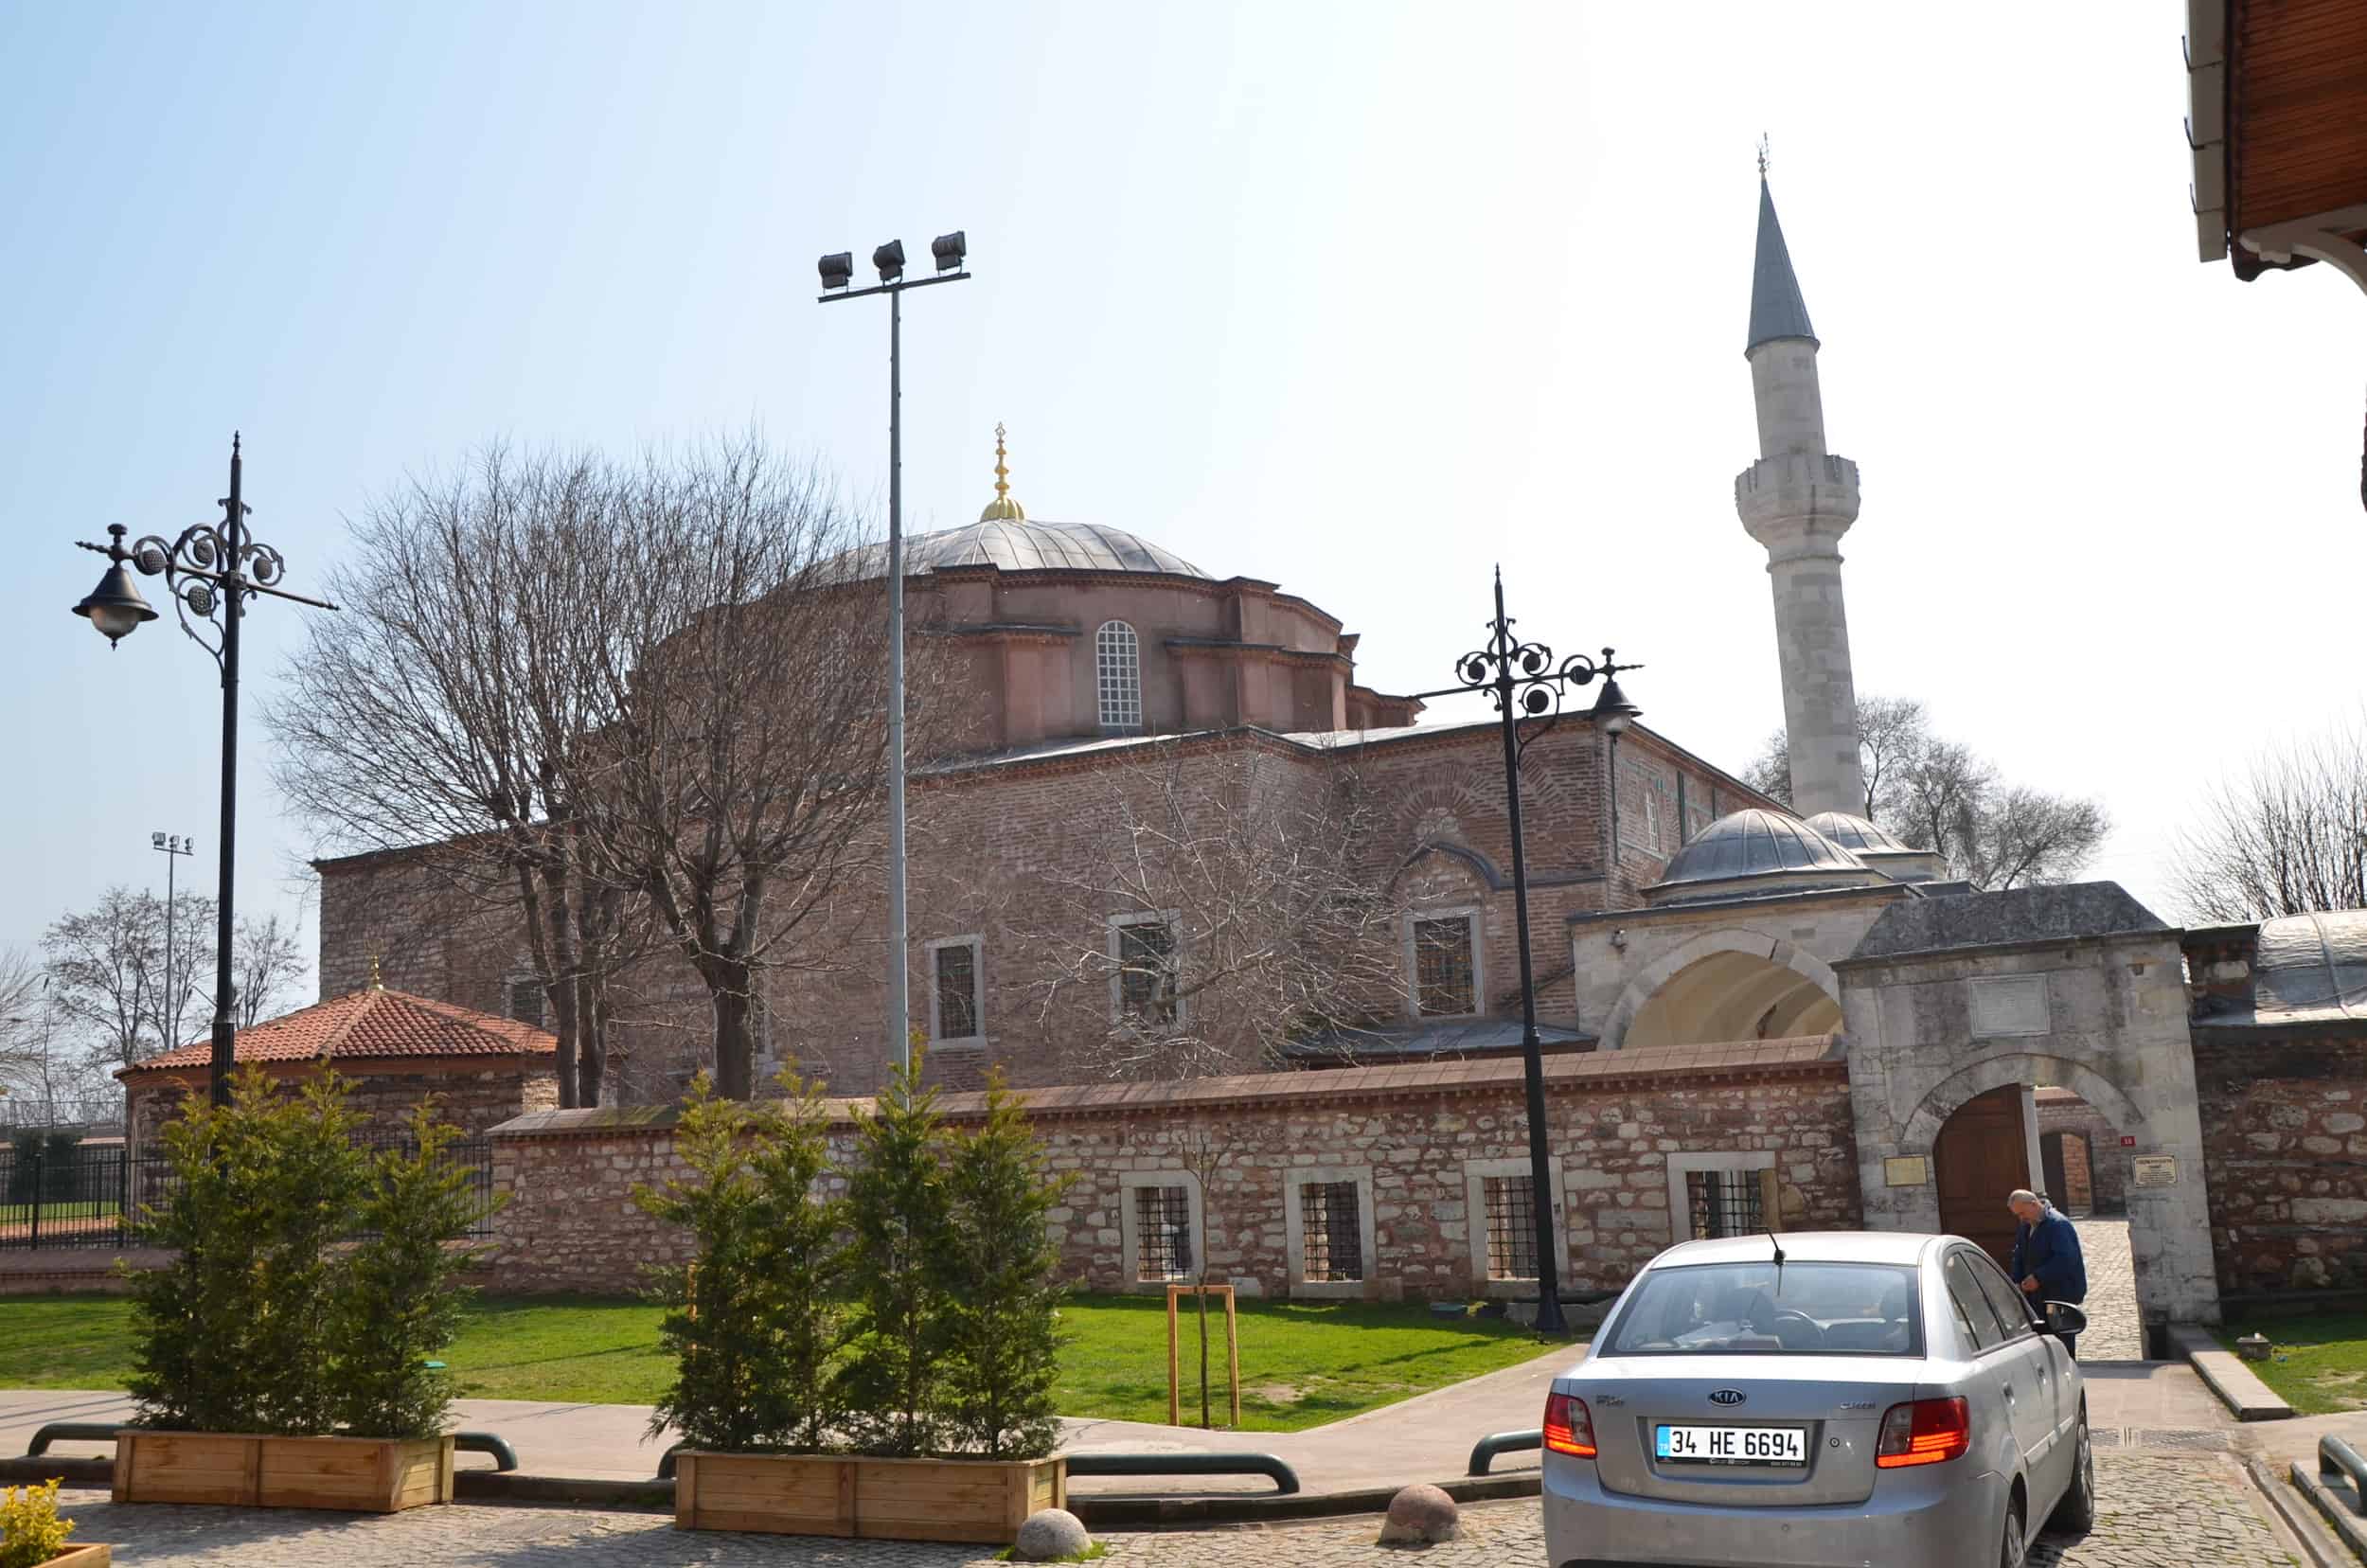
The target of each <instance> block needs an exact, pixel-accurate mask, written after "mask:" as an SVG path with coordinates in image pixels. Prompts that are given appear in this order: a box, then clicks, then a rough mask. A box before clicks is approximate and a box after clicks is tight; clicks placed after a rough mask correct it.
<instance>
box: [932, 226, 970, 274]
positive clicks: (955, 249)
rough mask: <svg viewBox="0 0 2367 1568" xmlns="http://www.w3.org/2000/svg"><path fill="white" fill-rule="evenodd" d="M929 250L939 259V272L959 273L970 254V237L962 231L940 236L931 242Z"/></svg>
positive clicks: (956, 230)
mask: <svg viewBox="0 0 2367 1568" xmlns="http://www.w3.org/2000/svg"><path fill="white" fill-rule="evenodd" d="M929 250H930V252H931V254H933V255H934V256H935V257H936V258H937V271H939V272H941V273H945V272H958V271H960V270H961V265H962V260H963V258H965V257H967V256H968V255H969V254H970V237H969V236H968V235H967V234H965V233H963V232H962V231H961V230H960V229H955V230H954V231H953V232H952V233H951V234H940V235H938V236H937V237H936V238H935V239H934V240H932V241H929Z"/></svg>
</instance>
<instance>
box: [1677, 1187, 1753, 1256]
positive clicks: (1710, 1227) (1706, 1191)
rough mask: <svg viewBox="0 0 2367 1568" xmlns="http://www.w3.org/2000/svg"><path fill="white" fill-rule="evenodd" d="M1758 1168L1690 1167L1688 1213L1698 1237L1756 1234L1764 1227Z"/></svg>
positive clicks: (1687, 1188) (1694, 1235)
mask: <svg viewBox="0 0 2367 1568" xmlns="http://www.w3.org/2000/svg"><path fill="white" fill-rule="evenodd" d="M1759 1193H1760V1186H1759V1173H1758V1172H1757V1171H1755V1170H1688V1171H1686V1172H1685V1214H1686V1216H1687V1217H1688V1219H1689V1221H1690V1226H1691V1228H1690V1231H1689V1232H1688V1234H1689V1235H1690V1236H1691V1237H1692V1238H1693V1239H1694V1240H1696V1241H1707V1240H1710V1239H1712V1238H1717V1237H1720V1236H1756V1235H1758V1234H1759V1232H1760V1231H1761V1230H1763V1229H1765V1228H1766V1227H1765V1225H1764V1223H1763V1221H1762V1220H1761V1213H1762V1211H1761V1208H1760V1203H1759Z"/></svg>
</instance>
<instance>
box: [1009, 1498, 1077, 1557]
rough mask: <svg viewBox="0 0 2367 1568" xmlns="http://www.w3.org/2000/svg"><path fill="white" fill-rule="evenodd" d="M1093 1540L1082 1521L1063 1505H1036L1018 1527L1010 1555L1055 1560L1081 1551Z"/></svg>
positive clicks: (1075, 1554)
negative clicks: (1060, 1506)
mask: <svg viewBox="0 0 2367 1568" xmlns="http://www.w3.org/2000/svg"><path fill="white" fill-rule="evenodd" d="M1093 1543H1094V1542H1093V1537H1091V1536H1089V1535H1087V1534H1086V1533H1085V1526H1084V1523H1083V1522H1082V1521H1080V1520H1079V1519H1078V1518H1077V1516H1076V1515H1075V1514H1073V1513H1071V1512H1069V1511H1068V1510H1067V1509H1066V1508H1038V1509H1037V1510H1036V1511H1035V1512H1034V1513H1031V1514H1029V1515H1028V1516H1027V1523H1024V1524H1022V1525H1021V1526H1020V1527H1019V1539H1018V1540H1017V1541H1013V1542H1012V1543H1011V1556H1012V1557H1013V1558H1015V1559H1018V1560H1019V1561H1021V1562H1057V1561H1059V1559H1062V1558H1073V1557H1076V1556H1077V1555H1079V1554H1080V1553H1083V1552H1085V1551H1086V1550H1088V1549H1090V1548H1091V1547H1092V1545H1093Z"/></svg>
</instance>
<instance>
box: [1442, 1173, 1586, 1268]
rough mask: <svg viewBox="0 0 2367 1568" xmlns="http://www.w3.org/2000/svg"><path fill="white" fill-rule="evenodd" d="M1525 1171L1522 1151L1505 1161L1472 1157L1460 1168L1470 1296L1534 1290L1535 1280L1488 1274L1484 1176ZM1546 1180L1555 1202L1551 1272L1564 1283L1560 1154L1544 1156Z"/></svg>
mask: <svg viewBox="0 0 2367 1568" xmlns="http://www.w3.org/2000/svg"><path fill="white" fill-rule="evenodd" d="M1528 1174H1529V1160H1528V1156H1527V1155H1525V1154H1523V1155H1520V1156H1518V1157H1516V1158H1512V1159H1504V1160H1471V1161H1468V1162H1467V1163H1466V1164H1465V1165H1464V1167H1463V1202H1464V1208H1463V1212H1464V1217H1465V1218H1464V1228H1465V1229H1466V1230H1467V1231H1468V1234H1469V1237H1470V1253H1471V1293H1472V1294H1473V1295H1477V1296H1525V1295H1528V1294H1530V1293H1532V1292H1535V1291H1536V1289H1537V1281H1536V1280H1535V1279H1490V1278H1488V1277H1487V1178H1489V1177H1490V1176H1526V1175H1528ZM1545 1180H1546V1184H1547V1185H1549V1186H1551V1187H1552V1189H1553V1190H1552V1192H1551V1193H1550V1194H1549V1195H1548V1196H1549V1197H1550V1199H1551V1200H1552V1203H1553V1205H1554V1256H1555V1258H1556V1259H1557V1262H1558V1265H1559V1266H1558V1267H1557V1268H1556V1270H1555V1271H1554V1274H1555V1277H1556V1278H1557V1279H1558V1280H1560V1281H1561V1282H1562V1283H1563V1284H1565V1285H1566V1284H1568V1283H1569V1279H1570V1231H1569V1220H1568V1216H1567V1214H1566V1213H1565V1212H1564V1203H1563V1200H1562V1188H1563V1185H1564V1184H1563V1180H1562V1172H1561V1156H1560V1155H1558V1154H1554V1155H1549V1156H1548V1157H1547V1159H1546V1177H1545Z"/></svg>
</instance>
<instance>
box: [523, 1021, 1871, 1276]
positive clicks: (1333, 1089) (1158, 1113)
mask: <svg viewBox="0 0 2367 1568" xmlns="http://www.w3.org/2000/svg"><path fill="white" fill-rule="evenodd" d="M1547 1067H1548V1083H1549V1099H1548V1108H1549V1115H1550V1117H1551V1120H1552V1129H1553V1131H1552V1145H1553V1150H1554V1157H1555V1159H1556V1162H1557V1181H1556V1193H1555V1196H1556V1200H1557V1203H1556V1206H1557V1211H1558V1215H1559V1219H1560V1230H1561V1236H1562V1238H1563V1252H1564V1255H1565V1256H1564V1262H1563V1266H1562V1277H1563V1279H1564V1280H1565V1282H1566V1288H1567V1289H1570V1290H1573V1291H1610V1290H1615V1289H1617V1288H1618V1287H1620V1286H1622V1285H1624V1284H1625V1283H1626V1281H1627V1280H1628V1277H1629V1276H1630V1275H1631V1274H1633V1272H1634V1271H1635V1269H1636V1268H1637V1267H1638V1266H1639V1265H1641V1264H1642V1263H1644V1262H1645V1261H1646V1260H1647V1259H1649V1258H1650V1257H1651V1256H1653V1255H1654V1254H1656V1253H1658V1252H1659V1251H1660V1250H1661V1249H1662V1248H1664V1247H1665V1246H1667V1245H1668V1244H1669V1243H1670V1240H1671V1238H1672V1235H1673V1234H1674V1226H1675V1223H1676V1221H1672V1209H1671V1195H1672V1188H1673V1190H1674V1191H1675V1192H1676V1193H1677V1194H1678V1198H1677V1202H1678V1203H1681V1204H1682V1203H1683V1201H1684V1199H1683V1196H1682V1195H1683V1193H1684V1192H1685V1190H1686V1186H1685V1176H1684V1173H1685V1171H1686V1170H1687V1169H1700V1170H1703V1171H1706V1172H1713V1173H1740V1176H1741V1179H1744V1180H1750V1181H1753V1184H1754V1185H1755V1181H1756V1177H1755V1172H1756V1171H1757V1170H1759V1169H1763V1168H1764V1169H1772V1170H1773V1171H1774V1172H1775V1179H1776V1181H1777V1183H1778V1185H1779V1190H1780V1194H1781V1199H1780V1201H1781V1203H1782V1206H1783V1224H1784V1225H1785V1226H1786V1227H1787V1228H1791V1229H1808V1228H1820V1229H1821V1228H1842V1229H1846V1228H1851V1227H1854V1226H1856V1225H1857V1224H1858V1223H1859V1222H1860V1203H1859V1194H1858V1177H1857V1162H1858V1150H1857V1147H1856V1144H1855V1142H1854V1139H1853V1137H1852V1134H1851V1131H1850V1114H1849V1096H1848V1084H1847V1079H1846V1075H1845V1072H1844V1070H1843V1067H1842V1062H1841V1060H1839V1058H1838V1055H1837V1053H1836V1051H1835V1050H1834V1048H1833V1046H1832V1042H1829V1041H1825V1040H1821V1039H1820V1040H1813V1041H1769V1042H1756V1043H1754V1044H1746V1045H1737V1046H1710V1047H1689V1048H1684V1049H1681V1050H1673V1051H1665V1052H1642V1051H1639V1052H1631V1053H1624V1054H1622V1055H1621V1056H1618V1057H1610V1056H1583V1055H1582V1056H1572V1057H1559V1058H1554V1059H1551V1060H1549V1061H1548V1063H1547ZM1024 1099H1025V1102H1026V1104H1027V1108H1028V1113H1029V1115H1030V1118H1031V1120H1032V1121H1033V1122H1034V1124H1035V1126H1036V1128H1037V1131H1039V1133H1040V1134H1041V1136H1042V1138H1043V1139H1044V1141H1045V1144H1046V1148H1047V1154H1048V1158H1049V1160H1050V1163H1051V1165H1052V1166H1053V1167H1054V1168H1055V1169H1056V1170H1057V1171H1059V1172H1060V1173H1061V1174H1063V1175H1064V1176H1067V1177H1069V1178H1070V1179H1071V1181H1072V1182H1073V1185H1072V1187H1071V1190H1070V1192H1069V1194H1068V1196H1067V1200H1066V1202H1065V1203H1064V1204H1063V1205H1062V1207H1061V1208H1060V1209H1059V1210H1058V1211H1056V1214H1055V1223H1056V1225H1057V1227H1058V1229H1059V1239H1060V1242H1061V1247H1062V1253H1063V1256H1064V1258H1065V1260H1066V1265H1067V1272H1068V1274H1069V1275H1070V1276H1071V1277H1072V1278H1073V1279H1074V1280H1076V1281H1077V1283H1079V1284H1080V1285H1082V1286H1084V1287H1085V1288H1088V1289H1092V1290H1096V1291H1113V1290H1125V1289H1130V1288H1136V1287H1138V1286H1146V1284H1147V1282H1145V1281H1142V1280H1139V1279H1137V1278H1136V1274H1138V1272H1139V1271H1138V1269H1137V1267H1136V1265H1137V1262H1138V1260H1139V1256H1140V1245H1139V1244H1140V1237H1139V1235H1138V1229H1139V1213H1140V1211H1139V1208H1138V1207H1137V1205H1138V1203H1139V1200H1138V1199H1137V1197H1136V1193H1135V1189H1136V1188H1138V1187H1141V1186H1144V1185H1149V1186H1168V1185H1174V1186H1181V1187H1183V1188H1184V1189H1185V1191H1186V1194H1187V1195H1188V1197H1189V1200H1190V1202H1191V1203H1192V1205H1193V1206H1194V1208H1195V1210H1196V1211H1197V1212H1198V1213H1199V1214H1201V1216H1202V1217H1203V1218H1204V1223H1205V1231H1206V1238H1207V1249H1208V1262H1209V1265H1210V1268H1211V1271H1212V1273H1213V1274H1214V1275H1215V1276H1217V1277H1220V1278H1226V1279H1231V1280H1234V1281H1237V1283H1238V1284H1239V1285H1240V1286H1241V1287H1242V1288H1243V1289H1244V1290H1245V1291H1254V1292H1258V1293H1262V1294H1268V1295H1277V1296H1278V1295H1288V1294H1299V1295H1308V1296H1338V1295H1342V1294H1360V1295H1368V1296H1372V1297H1376V1298H1386V1299H1396V1298H1423V1297H1428V1298H1432V1299H1468V1298H1470V1297H1474V1296H1480V1295H1487V1294H1510V1295H1518V1294H1521V1293H1522V1290H1523V1286H1522V1283H1520V1282H1518V1281H1490V1280H1488V1279H1487V1278H1486V1273H1487V1268H1486V1214H1485V1212H1484V1207H1483V1208H1482V1210H1481V1211H1479V1212H1475V1211H1474V1201H1475V1197H1476V1196H1477V1195H1478V1194H1480V1193H1481V1192H1483V1191H1484V1183H1485V1179H1486V1177H1487V1176H1491V1175H1505V1174H1514V1173H1516V1172H1520V1171H1525V1169H1526V1165H1525V1161H1526V1156H1527V1142H1526V1121H1525V1117H1524V1115H1523V1112H1522V1089H1521V1068H1520V1064H1519V1063H1518V1062H1517V1061H1472V1062H1461V1063H1453V1064H1445V1065H1427V1066H1403V1067H1379V1068H1352V1069H1345V1070H1342V1071H1337V1072H1328V1073H1319V1074H1308V1073H1284V1074H1269V1075H1259V1076H1253V1077H1246V1078H1212V1079H1201V1080H1198V1081H1195V1082H1192V1083H1187V1084H1179V1085H1171V1086H1166V1087H1163V1088H1161V1089H1158V1090H1148V1089H1146V1088H1145V1087H1143V1086H1140V1085H1128V1086H1114V1085H1112V1086H1096V1087H1089V1088H1070V1089H1051V1090H1041V1091H1034V1092H1030V1093H1028V1094H1026V1095H1025V1096H1024ZM942 1103H943V1108H944V1110H945V1112H946V1114H948V1116H949V1118H951V1119H953V1120H956V1121H963V1120H969V1119H974V1118H975V1117H976V1116H977V1115H978V1114H979V1112H980V1096H969V1095H952V1096H947V1097H946V1099H945V1100H944V1101H943V1102H942ZM857 1109H858V1108H857V1106H856V1105H854V1104H853V1103H851V1102H839V1103H837V1104H835V1105H834V1113H835V1115H836V1117H837V1125H836V1126H835V1127H834V1131H833V1134H832V1139H833V1149H834V1154H835V1156H836V1158H837V1159H838V1161H839V1162H840V1163H841V1165H842V1167H843V1165H844V1162H845V1159H846V1158H847V1156H848V1150H849V1149H850V1148H851V1138H852V1128H851V1121H850V1119H849V1118H851V1116H852V1115H853V1114H854V1113H855V1111H856V1110H857ZM671 1122H672V1114H671V1112H669V1111H656V1110H651V1111H632V1110H614V1109H609V1110H590V1111H567V1112H554V1113H551V1114H547V1115H540V1116H528V1117H524V1118H521V1119H520V1120H518V1121H516V1122H513V1123H511V1124H510V1125H508V1126H507V1127H504V1128H501V1129H498V1130H496V1131H495V1132H494V1134H493V1141H494V1182H495V1185H496V1187H497V1188H498V1189H499V1190H501V1191H504V1192H506V1193H507V1194H508V1202H507V1207H505V1208H504V1210H503V1211H502V1213H501V1216H500V1218H499V1220H498V1221H497V1242H496V1247H495V1251H494V1254H493V1256H491V1257H490V1258H489V1263H488V1274H487V1278H488V1282H489V1284H491V1285H492V1286H494V1287H495V1288H498V1289H503V1290H518V1291H594V1292H614V1291H618V1290H622V1289H627V1288H630V1287H632V1285H633V1284H634V1283H635V1282H636V1280H637V1277H638V1274H639V1271H640V1269H641V1267H642V1266H643V1265H645V1264H650V1263H660V1262H678V1261H681V1260H682V1258H683V1256H684V1250H683V1241H682V1238H681V1237H680V1236H679V1235H678V1234H674V1233H672V1232H670V1230H669V1229H668V1228H667V1227H664V1226H661V1225H659V1224H657V1223H656V1222H655V1221H651V1220H650V1219H649V1218H648V1217H647V1216H645V1215H643V1214H642V1213H641V1212H640V1211H639V1210H638V1209H637V1208H635V1207H634V1206H633V1203H632V1189H633V1187H634V1186H635V1185H639V1184H644V1183H649V1184H655V1183H660V1182H663V1181H665V1180H666V1179H667V1178H668V1177H669V1176H672V1175H677V1174H680V1173H681V1170H682V1167H681V1165H680V1163H679V1161H678V1160H677V1159H676V1157H675V1154H674V1152H673V1134H672V1131H671ZM1196 1172H1198V1173H1201V1174H1204V1175H1205V1176H1206V1178H1207V1181H1206V1186H1205V1190H1200V1188H1201V1182H1200V1179H1199V1175H1198V1174H1195V1173H1196ZM1310 1180H1312V1181H1321V1182H1324V1183H1330V1184H1343V1185H1353V1187H1354V1188H1355V1190H1356V1192H1357V1194H1358V1209H1359V1214H1358V1216H1357V1217H1358V1219H1360V1220H1361V1221H1362V1225H1363V1230H1364V1236H1365V1240H1364V1243H1363V1244H1364V1245H1365V1246H1367V1247H1369V1248H1370V1257H1369V1261H1368V1262H1367V1264H1366V1266H1365V1268H1364V1270H1363V1274H1364V1278H1363V1280H1362V1281H1361V1283H1358V1284H1355V1285H1353V1286H1345V1287H1344V1285H1343V1284H1341V1283H1338V1282H1333V1283H1328V1284H1326V1283H1325V1282H1321V1281H1308V1280H1307V1279H1305V1277H1304V1276H1305V1274H1306V1270H1305V1268H1304V1266H1303V1264H1304V1251H1305V1249H1304V1246H1303V1234H1302V1222H1301V1211H1300V1203H1299V1199H1300V1189H1301V1186H1302V1185H1303V1184H1305V1183H1306V1182H1308V1181H1310ZM1478 1201H1479V1202H1480V1203H1482V1204H1483V1205H1484V1203H1485V1200H1484V1198H1482V1199H1479V1200H1478ZM1294 1240H1295V1241H1300V1242H1301V1243H1302V1245H1301V1246H1300V1248H1299V1250H1298V1251H1297V1252H1296V1253H1294V1252H1293V1249H1292V1243H1293V1241H1294ZM1147 1288H1153V1289H1155V1288H1158V1287H1157V1285H1156V1283H1155V1282H1149V1283H1148V1285H1147ZM1525 1289H1526V1291H1527V1292H1528V1293H1529V1294H1532V1295H1533V1294H1534V1292H1535V1286H1534V1284H1533V1283H1532V1284H1528V1285H1527V1286H1526V1287H1525Z"/></svg>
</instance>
